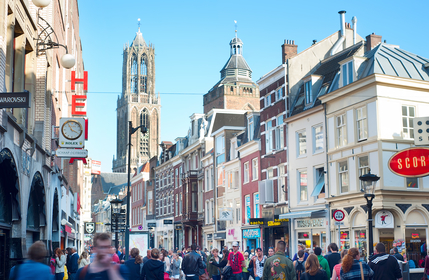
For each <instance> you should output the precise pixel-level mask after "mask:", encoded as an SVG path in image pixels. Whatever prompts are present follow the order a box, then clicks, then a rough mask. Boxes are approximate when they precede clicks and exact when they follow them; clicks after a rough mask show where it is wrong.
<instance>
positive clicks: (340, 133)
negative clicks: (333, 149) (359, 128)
mask: <svg viewBox="0 0 429 280" xmlns="http://www.w3.org/2000/svg"><path fill="white" fill-rule="evenodd" d="M346 144H347V137H346V115H345V114H342V115H340V116H337V146H338V147H341V146H345V145H346Z"/></svg>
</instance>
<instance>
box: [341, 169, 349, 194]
mask: <svg viewBox="0 0 429 280" xmlns="http://www.w3.org/2000/svg"><path fill="white" fill-rule="evenodd" d="M338 175H339V183H340V192H341V193H346V192H348V191H349V170H348V167H347V161H343V162H340V163H339V164H338Z"/></svg>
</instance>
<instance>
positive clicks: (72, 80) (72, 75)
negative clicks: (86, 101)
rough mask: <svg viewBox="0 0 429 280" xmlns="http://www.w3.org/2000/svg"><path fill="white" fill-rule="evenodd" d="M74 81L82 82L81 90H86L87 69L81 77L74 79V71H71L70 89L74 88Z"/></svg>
mask: <svg viewBox="0 0 429 280" xmlns="http://www.w3.org/2000/svg"><path fill="white" fill-rule="evenodd" d="M76 83H79V84H83V90H85V91H87V90H88V71H83V79H76V71H71V90H75V88H76Z"/></svg>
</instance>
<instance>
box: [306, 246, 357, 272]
mask: <svg viewBox="0 0 429 280" xmlns="http://www.w3.org/2000/svg"><path fill="white" fill-rule="evenodd" d="M314 254H315V255H316V256H317V259H319V263H320V267H322V268H323V270H325V271H326V274H327V275H328V278H331V270H330V269H329V263H328V261H327V260H326V259H325V258H324V257H323V256H322V248H320V247H316V248H314ZM359 257H360V256H359Z"/></svg>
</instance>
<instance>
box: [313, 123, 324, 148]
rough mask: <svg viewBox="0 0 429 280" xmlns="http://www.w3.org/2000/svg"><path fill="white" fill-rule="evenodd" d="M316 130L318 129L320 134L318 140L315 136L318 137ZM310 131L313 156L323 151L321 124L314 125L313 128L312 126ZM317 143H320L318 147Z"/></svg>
mask: <svg viewBox="0 0 429 280" xmlns="http://www.w3.org/2000/svg"><path fill="white" fill-rule="evenodd" d="M318 128H320V134H321V135H320V137H319V138H317V136H318V132H317V129H318ZM312 130H313V154H317V153H320V152H323V150H324V147H323V144H324V138H323V137H324V131H323V125H322V124H318V125H315V126H313V128H312ZM318 141H321V143H320V144H321V145H320V147H318V145H317V144H318Z"/></svg>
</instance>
